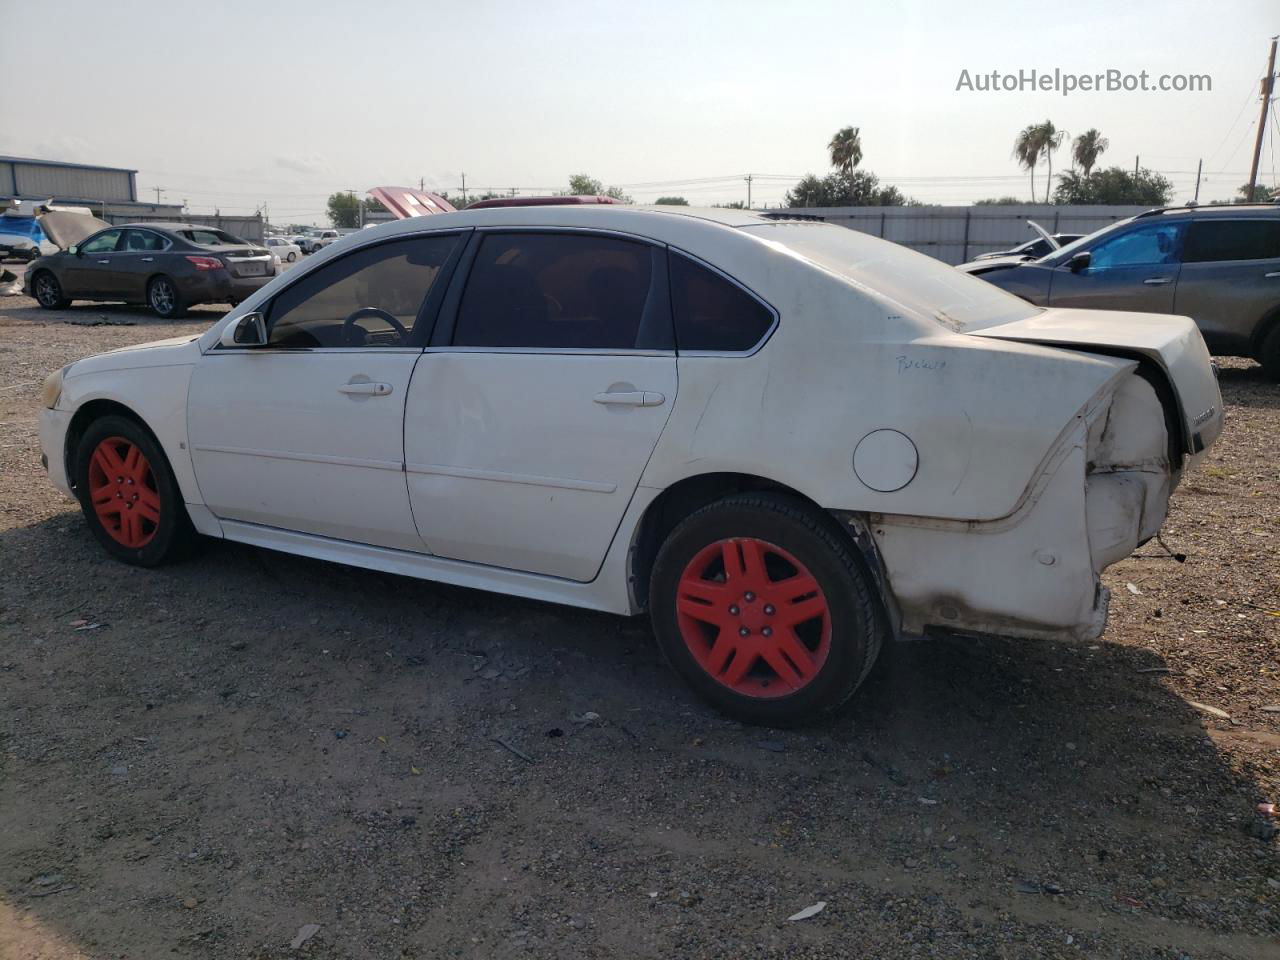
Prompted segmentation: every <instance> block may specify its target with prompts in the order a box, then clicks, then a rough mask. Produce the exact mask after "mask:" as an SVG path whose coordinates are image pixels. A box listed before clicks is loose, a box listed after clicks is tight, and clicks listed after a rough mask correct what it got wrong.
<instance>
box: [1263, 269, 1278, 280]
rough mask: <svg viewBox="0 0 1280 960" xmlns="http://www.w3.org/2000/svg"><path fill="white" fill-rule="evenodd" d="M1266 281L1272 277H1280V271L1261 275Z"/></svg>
mask: <svg viewBox="0 0 1280 960" xmlns="http://www.w3.org/2000/svg"><path fill="white" fill-rule="evenodd" d="M1263 276H1265V277H1266V278H1267V279H1268V280H1270V279H1271V278H1272V277H1280V270H1272V271H1271V272H1270V273H1267V274H1263Z"/></svg>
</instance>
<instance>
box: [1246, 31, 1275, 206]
mask: <svg viewBox="0 0 1280 960" xmlns="http://www.w3.org/2000/svg"><path fill="white" fill-rule="evenodd" d="M1276 39H1277V38H1276V37H1272V38H1271V53H1270V55H1269V56H1268V57H1267V72H1266V75H1265V76H1264V77H1263V78H1262V110H1261V111H1260V112H1259V113H1258V135H1257V137H1255V138H1254V141H1253V165H1252V166H1251V167H1249V196H1248V197H1247V198H1246V199H1247V200H1248V201H1249V202H1250V203H1253V198H1254V195H1255V194H1256V193H1257V192H1258V158H1259V157H1261V156H1262V135H1263V134H1264V133H1266V130H1267V111H1268V110H1270V109H1271V89H1272V83H1273V82H1274V81H1275V78H1276Z"/></svg>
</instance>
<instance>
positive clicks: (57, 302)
mask: <svg viewBox="0 0 1280 960" xmlns="http://www.w3.org/2000/svg"><path fill="white" fill-rule="evenodd" d="M31 292H32V293H34V294H35V297H36V303H38V304H40V306H42V307H44V308H45V309H46V310H65V309H66V308H67V307H69V306H70V305H71V300H70V298H68V297H67V296H66V295H64V294H63V292H62V284H60V283H58V278H57V277H55V276H54V275H53V274H52V273H50V272H49V271H48V270H41V271H40V272H39V273H37V274H36V275H35V277H34V278H33V279H32V281H31Z"/></svg>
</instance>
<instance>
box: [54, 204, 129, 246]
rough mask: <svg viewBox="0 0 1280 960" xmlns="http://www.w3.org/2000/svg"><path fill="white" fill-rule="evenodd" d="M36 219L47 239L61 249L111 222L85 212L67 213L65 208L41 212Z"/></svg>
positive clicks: (107, 225)
mask: <svg viewBox="0 0 1280 960" xmlns="http://www.w3.org/2000/svg"><path fill="white" fill-rule="evenodd" d="M37 219H39V221H40V229H41V230H43V231H44V235H45V236H46V237H48V238H49V241H50V242H51V243H53V244H55V245H57V246H59V247H61V248H62V249H63V250H66V249H67V248H68V247H70V246H72V245H73V244H77V243H79V242H80V241H81V240H83V239H84V238H85V237H88V236H89V235H90V234H94V233H97V232H98V231H99V230H103V229H105V228H107V227H109V226H111V224H109V223H107V221H105V220H99V219H98V218H97V217H91V216H89V215H88V214H86V213H68V212H66V211H65V210H50V211H49V212H48V213H42V214H41V215H40V216H39V217H38V218H37Z"/></svg>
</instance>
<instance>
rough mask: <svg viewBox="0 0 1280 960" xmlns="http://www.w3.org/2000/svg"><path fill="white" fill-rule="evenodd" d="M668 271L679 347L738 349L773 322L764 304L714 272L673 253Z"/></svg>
mask: <svg viewBox="0 0 1280 960" xmlns="http://www.w3.org/2000/svg"><path fill="white" fill-rule="evenodd" d="M670 269H671V309H672V312H673V313H674V314H675V322H676V349H677V350H680V351H682V352H688V351H691V350H711V351H715V352H717V353H740V352H742V351H745V350H751V349H753V348H754V347H755V346H756V344H758V343H759V342H760V341H761V340H762V339H764V335H765V334H766V333H768V332H769V328H770V327H772V326H773V314H772V313H771V312H770V311H769V309H768V308H767V307H765V305H764V304H762V303H761V302H760V301H759V300H757V299H756V298H755V297H753V296H751V294H749V293H747V292H746V291H745V290H743V289H742V288H741V287H739V286H738V285H737V284H735V283H733V282H732V281H730V280H727V279H725V278H724V277H722V276H720V275H719V274H718V273H715V272H713V271H711V270H708V269H707V268H706V267H704V266H702V265H701V264H698V263H694V262H693V261H692V260H690V259H689V258H688V257H683V256H681V255H680V254H678V253H674V252H673V253H672V254H671V258H670Z"/></svg>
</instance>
